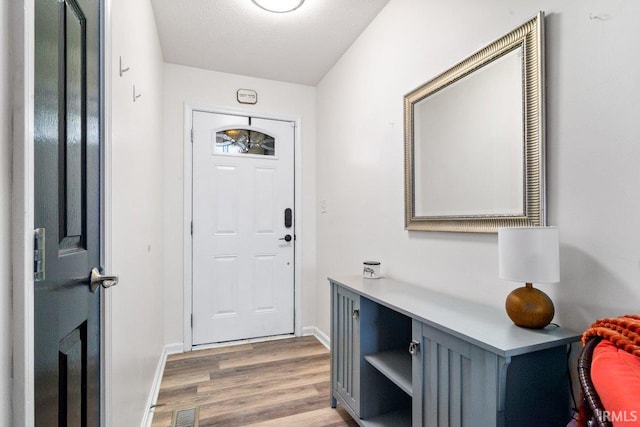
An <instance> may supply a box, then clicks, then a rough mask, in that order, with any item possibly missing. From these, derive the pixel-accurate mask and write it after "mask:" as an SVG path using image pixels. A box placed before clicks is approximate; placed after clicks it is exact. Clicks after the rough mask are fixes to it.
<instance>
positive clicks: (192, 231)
mask: <svg viewBox="0 0 640 427" xmlns="http://www.w3.org/2000/svg"><path fill="white" fill-rule="evenodd" d="M191 235H192V236H193V221H191Z"/></svg>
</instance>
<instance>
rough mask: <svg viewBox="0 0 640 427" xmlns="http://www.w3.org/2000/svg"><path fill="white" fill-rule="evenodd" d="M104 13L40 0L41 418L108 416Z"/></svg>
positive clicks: (93, 4) (95, 3)
mask: <svg viewBox="0 0 640 427" xmlns="http://www.w3.org/2000/svg"><path fill="white" fill-rule="evenodd" d="M100 16H101V12H100V0H36V1H35V58H34V60H35V82H34V84H35V99H34V105H35V109H34V156H35V180H34V183H35V200H34V206H35V227H36V228H38V229H44V233H42V234H41V235H40V237H42V235H44V238H43V239H39V241H40V242H44V246H43V249H44V252H42V251H39V252H38V254H36V264H38V265H37V267H38V268H39V271H42V272H41V273H38V274H36V278H35V279H36V280H35V282H34V284H35V292H34V302H35V307H34V313H35V314H34V323H35V325H34V347H35V354H34V358H35V419H36V426H47V427H50V426H60V427H62V426H74V427H75V426H81V427H85V426H99V424H100V342H101V340H100V293H101V292H100V291H99V290H98V291H97V292H92V291H91V289H90V287H89V283H88V279H89V275H90V272H91V270H92V268H94V267H99V264H100V191H99V190H100V144H101V141H100V138H101V105H102V101H101V91H100V68H101V65H100V61H101V51H100V49H101V42H100V19H101V18H100ZM39 257H41V258H42V260H41V261H37V259H38V258H39Z"/></svg>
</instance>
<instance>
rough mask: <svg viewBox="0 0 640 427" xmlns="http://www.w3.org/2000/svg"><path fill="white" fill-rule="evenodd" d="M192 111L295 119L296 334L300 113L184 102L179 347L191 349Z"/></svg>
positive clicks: (297, 318) (298, 311) (297, 322)
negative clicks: (181, 305)
mask: <svg viewBox="0 0 640 427" xmlns="http://www.w3.org/2000/svg"><path fill="white" fill-rule="evenodd" d="M193 111H204V112H208V113H216V114H232V115H241V116H247V117H259V118H262V119H271V120H287V121H291V122H294V123H295V136H294V158H293V163H294V166H293V170H294V194H293V197H294V211H293V212H294V215H295V217H294V218H295V220H294V222H293V223H294V230H293V235H294V236H295V237H296V244H295V245H294V247H295V250H294V254H293V256H294V273H293V281H294V285H293V292H294V301H293V310H294V316H293V317H294V329H293V330H294V333H295V335H296V336H301V335H302V239H303V236H302V232H301V230H302V221H301V215H300V214H301V213H302V186H301V185H300V182H301V179H300V178H301V176H302V175H301V173H302V171H301V170H300V165H301V164H302V150H301V146H300V142H301V139H300V138H301V133H302V132H301V129H300V128H301V123H300V122H301V119H300V116H288V115H282V114H273V113H264V112H258V111H254V110H248V109H247V110H244V109H233V108H228V107H218V106H211V105H208V106H207V105H190V104H186V103H185V105H184V174H183V184H184V211H183V218H184V224H183V236H184V239H183V242H184V248H183V250H184V260H183V269H184V281H183V302H184V309H183V313H184V319H183V322H184V323H183V325H184V327H183V351H191V350H192V348H193V335H192V327H191V314H192V312H193V304H192V296H193V275H192V266H193V253H192V247H193V246H192V241H193V236H192V235H191V219H192V218H193V212H192V201H193V188H192V187H193V185H192V181H193V161H192V160H193V146H192V143H191V128H192V126H193V125H192V122H193Z"/></svg>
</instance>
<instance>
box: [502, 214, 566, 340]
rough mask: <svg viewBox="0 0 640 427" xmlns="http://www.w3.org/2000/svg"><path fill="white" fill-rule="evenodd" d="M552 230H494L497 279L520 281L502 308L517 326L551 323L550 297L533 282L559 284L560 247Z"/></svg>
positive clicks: (551, 305) (530, 326)
mask: <svg viewBox="0 0 640 427" xmlns="http://www.w3.org/2000/svg"><path fill="white" fill-rule="evenodd" d="M559 246H560V245H559V237H558V229H557V228H556V227H512V228H500V229H498V262H499V268H498V270H499V276H500V278H501V279H504V280H511V281H516V282H524V283H525V286H523V287H521V288H518V289H515V290H514V291H513V292H511V293H510V294H509V295H508V296H507V301H506V303H505V308H506V310H507V314H508V315H509V318H511V320H512V321H513V323H515V324H516V325H518V326H522V327H525V328H534V329H541V328H544V327H545V326H547V325H548V324H549V322H551V319H553V315H554V313H555V310H554V308H553V302H552V301H551V298H549V297H548V296H547V294H545V293H544V292H542V291H541V290H539V289H536V288H534V287H533V283H556V282H559V281H560V248H559Z"/></svg>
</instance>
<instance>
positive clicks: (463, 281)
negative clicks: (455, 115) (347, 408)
mask: <svg viewBox="0 0 640 427" xmlns="http://www.w3.org/2000/svg"><path fill="white" fill-rule="evenodd" d="M538 10H545V11H546V14H547V18H546V21H545V22H546V48H547V52H546V61H547V62H546V65H547V149H548V151H547V156H548V161H547V166H548V206H549V215H548V217H549V223H550V224H551V225H557V226H559V228H560V238H561V263H562V267H561V283H559V284H557V285H548V286H540V287H541V288H542V289H544V290H545V291H546V292H548V293H549V294H550V296H551V297H552V299H553V300H554V302H555V305H556V317H555V322H558V323H560V324H562V325H563V326H566V327H569V328H572V329H575V330H584V329H585V328H586V327H587V326H588V324H589V323H590V322H591V321H593V320H595V319H596V318H599V317H603V316H615V315H622V314H625V313H637V312H638V310H639V305H638V303H639V301H640V286H639V285H640V239H639V236H640V197H638V190H637V185H638V183H639V182H640V168H639V167H638V159H640V136H639V135H640V134H639V133H638V131H637V121H638V117H640V103H638V98H639V97H640V77H639V76H640V51H639V50H638V49H637V48H636V46H635V45H636V41H637V40H640V26H638V25H637V23H636V17H637V16H638V15H639V14H640V3H638V2H632V1H624V0H616V1H609V2H603V1H595V0H590V1H583V0H572V1H563V2H557V1H552V0H544V1H543V0H537V1H531V0H491V1H486V2H475V1H470V0H451V1H447V2H442V1H437V0H391V2H390V3H389V4H388V5H387V7H386V8H385V9H384V10H383V11H382V12H381V13H380V14H379V15H378V17H377V18H376V20H375V21H374V22H373V23H372V25H371V26H370V27H369V28H368V29H367V30H366V31H365V32H364V33H363V35H362V36H361V37H360V38H359V39H358V40H357V41H356V43H355V44H354V45H353V46H352V47H351V48H350V49H349V51H348V52H347V53H346V54H345V55H344V56H343V57H342V58H341V60H340V61H339V62H338V63H337V64H336V66H335V67H334V68H333V69H332V70H331V71H330V72H329V73H328V74H327V75H326V76H325V78H324V79H323V80H322V81H321V82H320V84H319V85H318V87H317V94H316V96H317V129H318V133H317V146H318V147H319V149H318V150H317V200H326V203H327V213H326V214H322V213H318V232H317V235H318V247H317V254H318V268H317V275H316V286H317V296H318V303H317V309H316V312H317V324H318V326H319V327H320V328H321V329H322V330H323V331H325V332H327V331H328V330H329V288H328V285H327V281H326V276H328V275H329V276H336V275H344V274H359V273H360V271H361V265H362V264H361V263H362V261H363V260H368V259H375V260H380V261H381V262H382V269H383V274H385V275H388V276H391V277H394V278H397V279H401V280H404V281H408V282H412V283H416V284H419V285H421V286H425V287H430V288H437V289H440V290H442V291H444V292H447V293H451V294H455V295H459V296H461V297H464V298H472V299H476V300H479V301H484V302H487V303H489V304H493V305H495V306H500V307H502V306H503V304H504V299H505V297H506V295H507V294H508V293H509V292H510V291H511V290H512V289H513V288H515V287H516V286H517V284H515V283H506V282H503V281H501V280H499V279H498V277H497V275H498V272H497V236H496V235H495V234H491V235H481V234H465V233H433V232H407V231H405V230H404V229H403V226H404V224H403V219H404V211H403V209H404V204H403V203H404V184H403V182H404V181H403V179H404V164H403V162H404V160H403V128H402V124H403V112H402V105H403V104H402V99H403V95H404V94H406V93H407V92H409V91H411V90H412V89H414V88H415V87H417V86H418V85H420V84H422V83H424V82H425V81H427V80H429V79H430V78H432V77H434V76H436V75H437V74H439V73H440V72H442V71H444V70H446V69H447V68H449V67H450V66H452V65H454V64H455V63H457V62H459V61H461V60H462V59H464V58H466V57H467V56H469V55H470V54H471V53H473V52H475V51H477V50H478V49H480V48H482V47H483V46H485V45H487V44H489V43H490V42H492V41H493V40H495V39H497V38H499V37H500V36H502V35H503V34H505V33H507V32H509V31H510V30H512V29H513V28H515V27H517V26H519V25H520V24H522V23H523V22H525V21H526V20H528V19H529V18H531V17H533V16H534V15H535V14H536V13H537V11H538ZM590 16H592V17H593V16H596V18H595V19H592V18H590ZM452 125H455V124H452ZM320 147H321V149H320ZM508 321H509V319H508V318H507V317H506V315H505V322H508Z"/></svg>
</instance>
